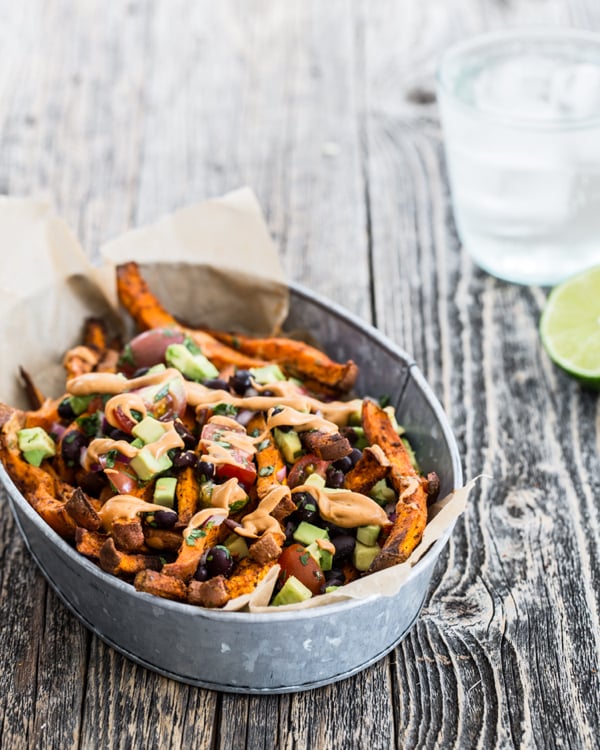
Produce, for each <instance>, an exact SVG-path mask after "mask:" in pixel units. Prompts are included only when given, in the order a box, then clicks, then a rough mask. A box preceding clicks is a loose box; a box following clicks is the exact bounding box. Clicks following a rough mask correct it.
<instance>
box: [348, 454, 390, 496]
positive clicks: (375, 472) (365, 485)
mask: <svg viewBox="0 0 600 750" xmlns="http://www.w3.org/2000/svg"><path fill="white" fill-rule="evenodd" d="M389 471H390V465H389V462H386V463H385V464H382V463H381V461H380V460H379V457H378V456H377V454H376V453H375V452H373V451H371V450H370V449H369V448H365V450H364V451H363V454H362V456H361V457H360V458H359V460H358V461H357V463H356V466H354V467H353V468H352V469H350V471H349V472H348V473H347V474H346V477H345V479H344V487H345V488H346V489H347V490H352V491H353V492H362V493H363V494H365V495H368V494H369V490H370V489H371V487H373V485H374V484H377V482H379V481H380V480H381V479H384V478H385V477H386V476H387V475H388V473H389Z"/></svg>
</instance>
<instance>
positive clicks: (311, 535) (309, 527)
mask: <svg viewBox="0 0 600 750" xmlns="http://www.w3.org/2000/svg"><path fill="white" fill-rule="evenodd" d="M293 537H294V541H296V542H298V543H299V544H303V545H304V546H305V547H308V545H309V544H312V543H313V542H314V541H315V539H329V533H328V531H327V529H322V528H320V527H319V526H313V524H312V523H307V522H306V521H301V522H300V523H299V524H298V528H297V529H296V531H294V533H293Z"/></svg>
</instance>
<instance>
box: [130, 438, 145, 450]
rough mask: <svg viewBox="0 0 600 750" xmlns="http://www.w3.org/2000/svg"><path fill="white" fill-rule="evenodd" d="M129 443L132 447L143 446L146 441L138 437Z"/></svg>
mask: <svg viewBox="0 0 600 750" xmlns="http://www.w3.org/2000/svg"><path fill="white" fill-rule="evenodd" d="M131 445H133V447H134V448H143V447H144V446H145V445H146V443H144V441H143V440H141V439H140V438H135V440H132V441H131Z"/></svg>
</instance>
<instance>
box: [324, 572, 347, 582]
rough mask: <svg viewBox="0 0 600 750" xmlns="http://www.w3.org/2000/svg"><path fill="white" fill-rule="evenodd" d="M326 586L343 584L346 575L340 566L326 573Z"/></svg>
mask: <svg viewBox="0 0 600 750" xmlns="http://www.w3.org/2000/svg"><path fill="white" fill-rule="evenodd" d="M325 581H326V586H343V585H344V583H345V581H346V577H345V576H344V571H343V570H340V569H339V568H332V569H331V570H328V571H327V572H326V573H325Z"/></svg>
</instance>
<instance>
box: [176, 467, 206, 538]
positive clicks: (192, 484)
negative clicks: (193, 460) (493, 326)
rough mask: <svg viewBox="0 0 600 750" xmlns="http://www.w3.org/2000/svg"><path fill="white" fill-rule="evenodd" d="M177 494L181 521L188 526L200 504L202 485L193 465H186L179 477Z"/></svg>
mask: <svg viewBox="0 0 600 750" xmlns="http://www.w3.org/2000/svg"><path fill="white" fill-rule="evenodd" d="M175 496H176V498H177V514H178V516H179V523H180V524H181V525H182V526H187V525H188V523H189V521H190V518H191V517H192V516H193V515H194V513H195V512H196V511H197V510H198V508H199V504H200V487H199V485H198V479H197V478H196V472H195V470H194V467H193V466H186V468H185V469H183V471H182V472H181V473H180V474H179V476H178V477H177V485H176V487H175Z"/></svg>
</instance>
